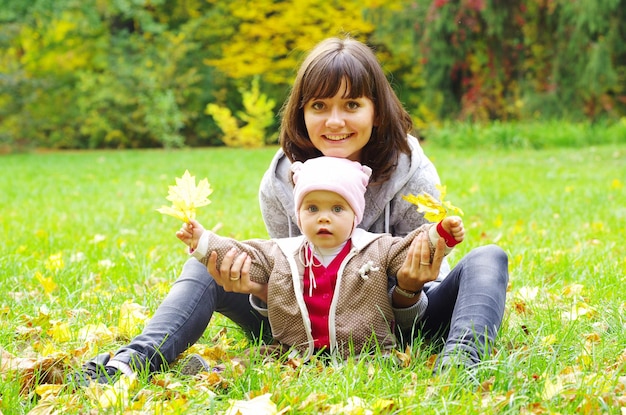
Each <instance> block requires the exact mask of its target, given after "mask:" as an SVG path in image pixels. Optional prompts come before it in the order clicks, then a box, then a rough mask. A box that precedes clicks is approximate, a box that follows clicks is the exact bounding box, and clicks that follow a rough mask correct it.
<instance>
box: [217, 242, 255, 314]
mask: <svg viewBox="0 0 626 415" xmlns="http://www.w3.org/2000/svg"><path fill="white" fill-rule="evenodd" d="M251 265H252V258H250V257H249V256H248V254H246V253H245V252H242V253H240V254H239V255H237V249H235V248H232V249H231V250H230V251H228V253H227V254H226V255H224V259H222V263H221V264H220V267H219V269H218V267H217V252H215V251H213V252H211V254H210V255H209V261H208V263H207V269H208V271H209V274H211V276H212V277H213V279H214V280H215V282H217V284H218V285H220V286H221V287H222V288H224V291H226V292H235V293H243V294H252V295H254V296H255V297H258V298H259V299H261V300H262V301H263V302H265V303H267V284H260V283H257V282H254V281H251V280H250V266H251Z"/></svg>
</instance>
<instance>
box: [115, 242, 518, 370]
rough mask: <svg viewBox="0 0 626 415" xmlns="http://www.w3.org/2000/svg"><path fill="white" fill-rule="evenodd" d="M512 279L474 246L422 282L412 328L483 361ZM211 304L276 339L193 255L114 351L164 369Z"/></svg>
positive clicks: (252, 332)
mask: <svg viewBox="0 0 626 415" xmlns="http://www.w3.org/2000/svg"><path fill="white" fill-rule="evenodd" d="M507 284H508V259H507V256H506V254H505V253H504V251H502V249H500V248H499V247H497V246H495V245H488V246H485V247H480V248H477V249H474V250H473V251H471V252H470V253H469V254H467V255H466V256H465V257H464V258H463V259H461V260H460V261H459V263H458V264H457V266H456V267H454V269H452V271H451V272H450V274H449V275H448V276H447V277H446V278H445V279H444V280H443V281H442V282H441V283H439V284H437V285H433V286H430V287H428V288H426V289H425V292H426V295H427V296H428V308H427V309H426V314H425V316H424V318H423V319H422V320H421V321H419V322H417V323H416V329H417V330H413V331H412V333H410V335H411V336H413V335H418V334H419V333H420V332H421V333H422V335H424V336H425V337H427V338H433V339H438V338H443V339H444V341H445V343H444V346H443V347H444V348H443V352H442V353H441V356H446V355H448V354H452V353H457V352H459V351H464V352H466V353H467V355H468V356H470V358H471V360H472V362H476V363H477V362H479V361H480V360H481V358H482V357H484V356H486V355H487V354H488V353H489V352H490V348H491V345H492V344H493V341H494V340H495V338H496V335H497V332H498V329H499V327H500V323H501V322H502V316H503V314H504V305H505V297H506V287H507ZM214 312H218V313H220V314H223V315H224V316H226V317H228V318H229V319H230V320H232V321H233V322H235V323H236V324H237V325H239V326H240V327H241V328H242V329H243V330H244V332H245V333H246V335H247V336H248V337H250V338H251V339H255V340H258V339H264V340H269V339H271V333H270V329H269V327H270V326H269V321H268V319H267V318H265V317H263V316H262V315H260V314H259V313H258V312H257V311H256V310H255V309H254V308H253V307H252V306H251V305H250V302H249V299H248V294H237V293H229V292H226V291H224V289H223V288H222V287H220V286H219V285H217V283H216V282H215V281H214V280H213V277H211V275H210V274H209V273H208V271H207V269H206V267H205V266H204V265H202V264H201V263H200V262H198V261H197V260H196V259H194V258H191V259H189V260H188V261H187V262H186V263H185V265H184V267H183V270H182V273H181V275H180V277H179V278H178V280H176V282H175V283H174V285H173V286H172V289H171V290H170V292H169V294H168V295H167V296H166V297H165V300H164V301H163V302H162V303H161V305H160V306H159V307H158V308H157V310H156V312H155V313H154V316H153V317H152V319H151V320H150V321H149V322H148V324H147V325H146V327H145V328H144V330H143V332H142V333H141V334H140V335H139V336H137V337H135V338H134V339H133V340H132V341H131V342H130V344H128V345H127V346H125V347H123V348H121V349H120V350H119V351H118V352H117V353H116V354H115V356H114V357H113V359H115V360H119V361H122V362H125V363H127V364H130V365H131V366H133V367H134V368H135V370H138V371H142V370H145V371H149V372H153V371H159V370H164V369H166V368H167V366H168V365H169V363H171V362H173V361H174V360H175V359H176V358H177V357H178V356H179V355H180V354H181V353H182V352H184V351H185V350H187V348H189V346H191V345H193V344H194V343H195V342H197V341H198V339H200V337H201V336H202V334H203V333H204V330H205V329H206V327H207V325H208V324H209V321H210V320H211V317H212V316H213V313H214Z"/></svg>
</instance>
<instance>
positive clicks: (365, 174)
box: [291, 156, 372, 227]
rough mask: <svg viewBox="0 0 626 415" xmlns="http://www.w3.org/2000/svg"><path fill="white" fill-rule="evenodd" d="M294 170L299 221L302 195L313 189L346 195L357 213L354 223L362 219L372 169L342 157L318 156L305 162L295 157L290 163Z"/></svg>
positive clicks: (294, 191)
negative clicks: (295, 159) (294, 160)
mask: <svg viewBox="0 0 626 415" xmlns="http://www.w3.org/2000/svg"><path fill="white" fill-rule="evenodd" d="M291 171H292V172H293V182H294V183H295V186H294V188H293V196H294V204H295V209H296V217H297V218H298V225H299V224H300V216H299V210H300V206H301V205H302V199H304V196H305V195H306V194H307V193H310V192H312V191H314V190H328V191H331V192H335V193H337V194H339V195H340V196H341V197H343V198H344V199H346V202H348V204H349V205H350V207H351V208H352V210H354V214H355V223H354V226H355V227H356V225H358V224H359V223H361V220H362V219H363V211H364V210H365V190H366V188H367V183H368V182H369V178H370V175H371V174H372V169H370V168H369V167H367V166H364V165H361V164H360V163H358V162H356V161H351V160H348V159H345V158H340V157H326V156H322V157H317V158H313V159H309V160H307V161H305V162H304V163H302V162H299V161H296V162H294V163H293V164H292V165H291Z"/></svg>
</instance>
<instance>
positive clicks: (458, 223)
mask: <svg viewBox="0 0 626 415" xmlns="http://www.w3.org/2000/svg"><path fill="white" fill-rule="evenodd" d="M428 236H429V237H430V242H431V243H432V245H433V246H437V240H438V239H439V237H442V238H443V239H444V240H445V241H446V252H445V253H446V255H447V254H449V253H450V251H451V250H452V248H454V246H455V245H457V244H460V243H461V242H463V240H464V239H465V227H464V226H463V220H462V219H461V218H460V217H459V216H448V217H446V218H444V219H443V220H442V221H441V222H439V223H438V224H437V225H435V226H432V227H431V228H430V230H429V232H428Z"/></svg>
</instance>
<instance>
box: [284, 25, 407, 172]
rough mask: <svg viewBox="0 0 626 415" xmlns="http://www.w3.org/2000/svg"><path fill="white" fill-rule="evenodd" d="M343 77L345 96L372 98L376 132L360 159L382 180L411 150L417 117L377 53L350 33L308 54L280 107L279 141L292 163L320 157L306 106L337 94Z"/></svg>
mask: <svg viewBox="0 0 626 415" xmlns="http://www.w3.org/2000/svg"><path fill="white" fill-rule="evenodd" d="M342 82H346V84H347V88H346V96H344V98H359V97H367V98H369V99H370V100H372V102H373V103H374V108H375V110H374V112H375V113H374V128H373V129H372V136H371V137H370V139H369V141H368V142H367V144H366V145H365V147H363V150H362V152H361V160H359V161H360V162H361V163H362V164H365V165H367V166H369V167H370V168H371V169H372V179H371V182H372V183H376V182H384V181H386V180H388V179H389V177H390V176H391V174H392V173H393V170H394V168H395V166H396V164H397V161H398V157H399V156H400V154H401V153H406V154H410V152H411V148H410V147H409V144H408V141H407V135H408V134H409V133H410V131H411V130H412V128H413V122H412V120H411V116H410V115H409V114H408V112H407V111H406V110H405V109H404V107H403V106H402V104H401V103H400V100H399V99H398V97H397V96H396V94H395V92H394V91H393V89H392V88H391V85H390V84H389V81H388V80H387V78H386V77H385V74H384V72H383V70H382V67H381V66H380V63H379V62H378V60H377V59H376V56H375V55H374V52H373V51H372V50H371V49H370V48H369V47H368V46H367V45H365V44H363V43H361V42H359V41H357V40H354V39H352V38H349V37H347V38H343V39H340V38H329V39H326V40H324V41H322V42H320V43H319V44H318V45H317V46H316V47H315V48H314V49H313V50H312V51H311V52H310V53H309V55H308V56H307V57H306V58H305V60H304V61H303V63H302V66H300V69H299V71H298V73H297V75H296V80H295V82H294V84H293V87H292V89H291V93H290V95H289V98H288V99H287V101H286V102H285V104H284V106H283V108H282V111H281V115H282V121H281V128H280V144H281V146H282V148H283V151H284V152H285V154H286V155H287V157H289V159H290V160H291V161H292V162H293V161H302V162H304V161H306V160H308V159H310V158H314V157H319V156H321V155H322V153H321V152H320V151H319V150H317V149H316V148H315V146H313V143H312V142H311V140H310V138H309V135H308V133H307V130H306V125H305V123H304V106H305V104H306V103H307V102H309V101H310V100H311V99H314V98H315V99H325V98H331V97H333V96H335V95H336V94H337V91H339V89H340V88H341V86H342Z"/></svg>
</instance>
